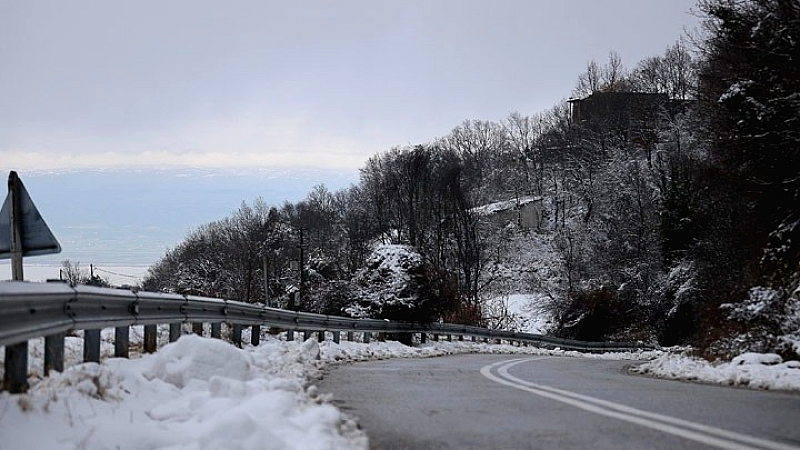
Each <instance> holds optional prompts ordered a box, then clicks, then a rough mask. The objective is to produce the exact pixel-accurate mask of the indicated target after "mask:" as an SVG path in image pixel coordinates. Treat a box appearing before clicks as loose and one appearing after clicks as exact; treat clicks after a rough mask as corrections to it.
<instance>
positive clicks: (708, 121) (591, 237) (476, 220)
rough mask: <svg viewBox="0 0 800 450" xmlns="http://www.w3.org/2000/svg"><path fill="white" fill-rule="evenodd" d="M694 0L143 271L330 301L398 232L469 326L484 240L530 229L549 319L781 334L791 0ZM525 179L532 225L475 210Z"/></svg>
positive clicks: (725, 347) (584, 331) (764, 343)
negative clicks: (656, 36)
mask: <svg viewBox="0 0 800 450" xmlns="http://www.w3.org/2000/svg"><path fill="white" fill-rule="evenodd" d="M699 7H700V9H701V11H702V12H703V14H704V15H705V35H704V37H703V40H702V41H701V42H699V43H698V44H696V45H694V47H693V48H691V49H690V48H689V46H688V45H687V44H684V43H681V42H679V43H676V44H675V45H673V46H670V47H669V48H668V49H666V51H665V52H664V54H663V55H660V56H654V57H651V58H647V59H645V60H643V61H641V62H639V63H638V64H637V65H636V66H635V67H634V68H633V69H630V70H629V69H626V68H625V66H624V65H623V64H622V62H621V60H620V58H619V56H618V55H617V54H616V53H614V52H611V53H610V55H609V58H608V61H607V62H606V63H604V64H603V65H600V64H597V63H595V62H589V64H588V65H587V69H586V72H584V73H583V74H581V75H580V76H579V77H578V82H577V84H576V89H575V92H574V93H573V95H574V96H575V97H576V98H578V99H579V100H577V101H569V102H562V103H560V104H558V105H556V106H554V107H553V108H552V109H550V110H548V111H545V112H542V113H538V114H533V115H522V114H519V113H514V114H511V115H510V116H509V117H508V118H507V119H506V120H503V121H500V122H495V121H483V120H467V121H464V122H463V123H462V124H461V125H459V126H458V127H456V128H455V129H453V130H452V131H451V132H450V133H448V134H447V135H446V136H443V137H441V138H437V139H434V140H432V141H431V142H429V143H425V144H420V145H414V146H409V147H405V148H395V149H391V150H389V151H387V152H384V153H380V154H378V155H376V156H374V157H372V158H370V159H369V160H368V161H367V163H366V164H365V166H364V167H363V168H362V169H361V178H360V182H359V183H358V184H357V185H354V186H352V187H350V188H349V189H345V190H342V191H338V192H329V191H328V190H327V189H326V188H325V187H324V186H318V187H317V188H315V189H314V190H313V191H312V192H311V193H309V195H308V197H307V198H306V199H304V200H302V201H300V202H297V203H288V202H287V203H285V204H284V205H282V206H280V207H270V206H268V205H266V204H264V203H263V202H261V201H256V202H255V204H253V205H245V204H243V205H242V207H241V208H240V210H239V211H238V212H237V213H235V214H234V215H233V216H232V217H230V218H228V219H225V220H222V221H219V222H215V223H211V224H208V225H206V226H203V227H201V228H200V229H198V230H197V231H195V232H194V233H192V234H191V235H190V236H189V237H188V238H187V239H186V240H185V242H183V243H182V244H180V245H179V246H178V247H176V248H175V249H173V250H171V251H169V252H167V254H166V255H165V256H164V258H163V259H162V261H161V262H159V263H158V264H157V265H155V266H154V267H153V268H152V269H151V271H150V276H149V277H148V279H147V280H146V282H145V287H146V288H148V289H163V290H171V291H176V292H181V293H190V294H199V295H207V296H220V297H227V298H236V299H241V300H244V301H252V302H255V301H264V299H265V298H270V299H273V300H275V301H281V302H282V303H281V304H282V305H286V306H289V307H294V308H299V309H304V310H310V311H319V312H325V313H336V314H341V313H342V312H343V311H344V310H346V309H347V307H348V305H351V304H352V302H353V301H354V300H356V299H354V297H356V296H357V295H358V292H361V291H359V286H358V284H363V283H365V282H366V281H365V280H368V279H369V277H367V276H365V270H371V269H370V268H369V267H366V266H368V264H366V263H367V261H372V260H370V259H369V258H370V255H371V254H372V253H373V250H374V249H375V246H376V244H377V243H391V244H405V245H408V246H410V247H412V248H413V249H414V250H415V251H416V252H418V253H419V254H420V255H421V257H422V260H423V261H424V269H415V270H417V271H418V272H419V271H420V270H422V271H424V272H425V274H424V276H422V277H419V276H418V277H417V278H415V279H420V280H425V281H424V282H425V283H428V284H430V286H429V287H428V288H426V289H428V291H429V292H436V293H437V294H436V295H437V296H438V297H441V298H442V302H441V303H440V304H439V305H438V306H437V309H436V314H438V315H439V318H443V319H446V320H449V321H460V322H464V323H476V324H480V323H482V321H483V320H484V307H483V306H484V305H483V303H484V302H485V300H486V298H487V295H488V294H487V292H488V291H489V290H490V289H491V277H492V274H491V273H489V272H490V271H488V270H487V267H488V266H489V265H490V264H489V263H490V262H492V261H496V260H497V259H498V258H502V255H500V254H498V252H499V251H498V250H497V249H498V248H500V247H502V242H503V241H504V240H508V239H526V236H528V234H527V233H530V232H538V233H545V234H547V235H548V236H550V237H551V239H552V241H553V242H554V244H555V247H556V249H557V251H558V255H559V264H558V267H557V268H554V269H553V273H555V274H556V275H555V276H552V275H549V276H550V278H549V279H548V280H546V283H544V282H543V280H538V282H534V281H536V280H531V285H532V286H538V288H540V289H545V290H546V291H547V292H546V294H547V295H548V296H549V297H550V298H551V299H552V304H551V307H552V308H553V310H554V311H555V315H556V318H557V322H558V324H557V326H556V329H555V330H554V331H555V332H556V333H558V334H561V335H563V336H568V337H576V338H581V339H591V340H602V339H632V338H639V339H644V340H651V341H656V340H657V341H660V342H661V343H662V344H667V345H669V344H677V343H694V344H698V345H700V346H702V347H703V348H706V349H709V350H712V351H714V352H717V353H719V354H725V353H726V352H735V351H740V350H742V349H744V348H751V349H758V350H765V349H772V350H778V351H784V353H786V352H788V351H790V350H792V346H791V345H792V344H791V342H792V337H791V336H792V333H793V332H794V333H797V331H796V330H797V329H798V327H797V326H796V325H797V322H798V321H800V307H798V299H797V297H798V293H797V286H798V279H800V275H798V261H800V256H798V252H799V250H798V248H800V247H798V246H800V244H799V243H800V236H798V233H800V216H799V215H798V208H797V206H796V205H798V204H800V203H798V200H800V199H798V195H799V194H798V184H800V181H799V180H800V173H799V172H800V170H799V169H798V168H800V161H798V152H800V147H798V145H797V144H798V130H800V127H798V126H797V125H798V122H797V119H798V115H800V113H798V111H800V104H799V103H798V102H800V86H798V80H800V77H799V76H798V74H797V73H796V72H797V70H798V69H797V64H795V63H794V62H795V61H797V59H796V57H797V56H798V49H797V46H796V45H795V44H794V43H795V42H798V38H800V36H798V30H800V23H799V22H798V14H800V12H798V7H797V4H796V2H793V1H788V0H751V1H736V2H734V1H729V0H708V1H702V2H701V3H700V5H699ZM626 93H629V94H630V95H625V94H626ZM525 196H538V197H541V201H542V205H543V209H544V213H545V220H544V221H543V223H542V225H541V227H540V229H538V230H522V229H519V228H516V227H514V226H513V225H512V226H508V225H507V224H498V223H492V221H491V220H490V219H487V218H486V217H481V216H479V215H477V214H475V212H474V210H473V208H474V207H476V206H480V205H484V204H487V203H491V202H495V201H502V200H509V199H520V198H522V197H525ZM301 233H302V241H303V242H302V246H301V242H300V240H301ZM301 248H302V258H301ZM301 259H302V263H301V264H300V267H302V268H303V270H302V271H300V272H297V271H293V270H292V267H291V266H292V265H291V261H292V260H301ZM365 264H366V265H365ZM372 269H373V270H375V269H376V268H375V267H373V268H372ZM418 275H419V274H418ZM532 276H535V275H532ZM265 278H266V279H267V280H269V282H268V284H269V288H268V289H266V290H265V283H264V280H265ZM545 285H546V288H545V287H543V286H545ZM431 286H433V287H431ZM362 288H363V286H362ZM296 291H297V292H300V295H299V296H294V295H293V292H296ZM294 300H297V302H298V303H296V304H294V303H292V301H294ZM428 319H430V317H428ZM793 326H794V328H792V327H793ZM792 330H794V331H792Z"/></svg>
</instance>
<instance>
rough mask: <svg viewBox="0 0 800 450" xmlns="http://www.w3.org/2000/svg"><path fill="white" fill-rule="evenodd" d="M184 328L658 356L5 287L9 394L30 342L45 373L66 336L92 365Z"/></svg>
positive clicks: (454, 328) (437, 328)
mask: <svg viewBox="0 0 800 450" xmlns="http://www.w3.org/2000/svg"><path fill="white" fill-rule="evenodd" d="M184 322H190V323H211V324H212V336H214V337H219V336H220V329H221V327H220V324H222V323H227V324H229V325H232V326H233V333H232V335H233V340H234V342H235V343H237V344H241V327H242V326H253V327H260V326H270V327H278V328H283V329H286V330H288V331H289V338H290V339H293V331H295V330H303V331H305V336H306V337H308V335H309V333H310V332H312V331H317V332H324V331H330V332H333V333H334V340H335V341H337V342H338V340H339V335H340V332H342V331H344V332H348V336H349V337H350V339H352V334H350V333H355V332H360V333H363V336H364V341H365V342H368V341H369V339H370V336H371V334H372V333H373V332H382V333H421V336H422V339H423V340H424V339H425V336H426V334H432V335H433V336H434V338H438V336H439V335H446V336H449V337H450V339H452V336H460V339H463V337H464V336H470V337H472V338H473V339H485V340H489V339H491V340H506V341H509V342H518V343H521V344H529V345H535V346H547V347H561V348H565V349H571V350H578V351H627V350H635V349H645V350H648V349H653V348H652V347H650V346H646V345H642V344H637V343H620V342H583V341H574V340H569V339H560V338H555V337H550V336H543V335H539V334H531V333H521V332H515V331H504V330H490V329H486V328H480V327H474V326H467V325H457V324H449V323H430V324H421V323H405V322H392V321H387V320H374V319H352V318H347V317H338V316H326V315H321V314H313V313H305V312H295V311H287V310H282V309H276V308H267V307H264V306H260V305H257V304H250V303H242V302H237V301H232V300H220V299H213V298H205V297H196V296H182V295H177V294H163V293H153V292H142V291H139V292H133V291H125V290H118V289H109V288H97V287H91V286H74V287H73V286H69V285H67V284H62V283H29V282H21V281H14V282H5V283H0V345H5V346H6V367H5V377H4V381H5V385H6V388H7V389H9V390H11V391H12V392H13V391H24V390H25V389H26V386H27V341H28V340H29V339H33V338H39V337H46V344H45V370H48V369H51V368H52V369H55V370H63V351H64V350H63V346H64V333H65V332H67V331H69V330H86V331H85V334H84V340H85V343H84V359H85V360H87V361H99V341H100V330H101V329H104V328H116V330H117V334H116V341H117V342H115V354H116V355H117V356H127V351H128V349H127V346H128V330H129V327H130V326H132V325H145V336H144V347H145V351H155V345H156V344H155V333H156V329H155V325H157V324H167V323H168V324H170V340H171V341H172V340H175V339H177V338H178V336H179V335H180V328H179V327H180V324H181V323H184ZM254 331H256V330H254ZM257 334H258V333H253V336H252V342H253V344H255V345H257V343H258V336H257ZM322 336H324V334H323V335H322ZM23 347H24V348H23ZM59 347H60V348H59ZM48 350H49V354H50V358H49V361H48ZM23 353H24V354H23ZM20 365H21V366H22V367H20Z"/></svg>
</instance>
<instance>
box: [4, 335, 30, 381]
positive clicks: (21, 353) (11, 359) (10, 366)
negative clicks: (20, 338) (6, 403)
mask: <svg viewBox="0 0 800 450" xmlns="http://www.w3.org/2000/svg"><path fill="white" fill-rule="evenodd" d="M5 363H6V365H5V372H4V374H3V384H4V385H5V387H6V389H8V391H9V392H11V393H12V394H21V393H23V392H26V391H27V390H28V341H25V342H21V343H19V344H13V345H6V356H5Z"/></svg>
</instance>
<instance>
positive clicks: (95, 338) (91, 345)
mask: <svg viewBox="0 0 800 450" xmlns="http://www.w3.org/2000/svg"><path fill="white" fill-rule="evenodd" d="M83 362H96V363H99V362H100V330H83Z"/></svg>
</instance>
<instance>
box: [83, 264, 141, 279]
mask: <svg viewBox="0 0 800 450" xmlns="http://www.w3.org/2000/svg"><path fill="white" fill-rule="evenodd" d="M94 270H97V271H100V272H105V273H108V274H111V275H116V276H118V277H125V278H131V279H134V280H139V279H141V278H142V277H137V276H135V275H128V274H124V273H119V272H113V271H111V270H105V269H101V268H99V267H97V266H94Z"/></svg>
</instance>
